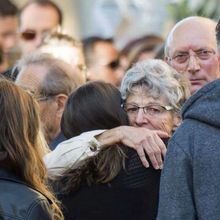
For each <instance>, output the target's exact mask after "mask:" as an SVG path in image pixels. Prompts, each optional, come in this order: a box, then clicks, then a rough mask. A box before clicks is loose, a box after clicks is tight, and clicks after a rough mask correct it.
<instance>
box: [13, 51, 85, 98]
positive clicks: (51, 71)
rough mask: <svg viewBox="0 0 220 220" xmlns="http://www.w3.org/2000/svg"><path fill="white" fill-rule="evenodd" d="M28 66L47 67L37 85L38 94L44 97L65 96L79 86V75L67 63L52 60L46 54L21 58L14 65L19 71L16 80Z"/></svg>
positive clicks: (35, 54)
mask: <svg viewBox="0 0 220 220" xmlns="http://www.w3.org/2000/svg"><path fill="white" fill-rule="evenodd" d="M30 65H39V66H45V67H47V69H48V70H47V74H46V75H45V77H44V79H43V80H42V81H41V83H40V85H39V92H40V93H41V94H45V95H56V94H61V93H62V94H65V95H69V94H70V93H71V92H72V91H73V90H74V89H76V88H77V87H78V86H80V85H81V83H80V78H79V73H78V72H77V71H76V70H74V69H73V68H72V67H71V66H70V65H69V64H68V63H66V62H64V61H62V60H60V59H57V58H54V57H53V56H52V55H50V54H47V53H40V52H35V53H33V54H31V55H28V56H25V57H23V58H22V59H21V60H19V61H18V62H17V64H16V67H17V69H18V71H19V73H18V76H17V78H19V75H20V74H22V70H24V69H25V68H27V67H28V66H30Z"/></svg>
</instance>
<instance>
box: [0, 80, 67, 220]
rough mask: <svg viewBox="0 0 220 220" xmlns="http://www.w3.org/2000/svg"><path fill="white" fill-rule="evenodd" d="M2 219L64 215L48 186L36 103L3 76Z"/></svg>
mask: <svg viewBox="0 0 220 220" xmlns="http://www.w3.org/2000/svg"><path fill="white" fill-rule="evenodd" d="M0 106H1V107H0V115H1V117H0V219H2V220H4V219H26V220H35V219H36V220H40V219H41V220H54V219H57V220H59V219H63V215H62V213H61V211H60V208H59V206H58V205H57V203H56V199H55V197H54V195H53V194H52V192H51V191H50V190H49V189H48V187H47V186H46V184H45V183H46V173H47V172H46V168H45V166H44V163H43V161H42V159H41V158H42V156H43V155H44V154H45V152H46V150H47V149H46V147H45V145H44V143H46V142H45V141H44V139H43V136H42V134H41V131H40V122H39V116H38V111H37V103H36V102H35V101H34V100H33V98H32V97H31V96H30V95H29V94H28V93H27V92H25V91H24V90H23V89H21V88H18V87H17V86H16V85H14V84H13V83H12V82H10V81H7V80H5V79H2V78H1V79H0Z"/></svg>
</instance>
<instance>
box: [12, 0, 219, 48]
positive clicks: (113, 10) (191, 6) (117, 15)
mask: <svg viewBox="0 0 220 220" xmlns="http://www.w3.org/2000/svg"><path fill="white" fill-rule="evenodd" d="M13 2H14V3H16V4H17V5H18V6H19V7H22V6H23V5H24V4H25V3H26V2H28V0H13ZM54 2H55V3H56V4H57V5H58V6H60V8H61V9H62V11H63V14H64V27H63V31H64V32H65V33H67V34H70V35H72V36H74V37H75V38H78V39H82V38H85V37H89V36H92V35H98V36H102V37H114V38H115V40H116V45H117V46H118V47H119V48H122V47H123V46H124V45H125V44H126V43H127V42H128V41H130V40H131V39H135V38H138V37H141V36H144V35H146V34H156V35H159V36H162V37H164V38H165V37H166V35H167V33H168V32H169V30H170V28H171V27H172V26H173V24H174V23H176V21H178V20H180V19H182V18H184V17H186V16H189V15H202V16H207V17H210V18H214V19H215V20H218V19H219V17H220V0H209V1H207V0H62V1H60V0H54Z"/></svg>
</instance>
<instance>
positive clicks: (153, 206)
mask: <svg viewBox="0 0 220 220" xmlns="http://www.w3.org/2000/svg"><path fill="white" fill-rule="evenodd" d="M127 155H128V160H127V162H126V171H125V170H121V172H120V173H119V174H118V176H117V177H116V178H115V179H114V180H113V181H111V182H110V183H108V184H102V185H95V186H92V187H88V186H87V185H86V184H82V185H81V188H80V189H79V190H78V191H77V192H72V193H69V194H67V195H59V199H60V200H61V202H62V205H63V211H64V216H65V220H88V219H89V220H103V219H105V220H113V219H114V220H155V219H156V215H157V208H158V197H159V183H160V170H155V169H154V168H153V167H152V166H150V167H149V168H147V169H146V168H144V167H143V165H142V163H141V161H140V159H139V157H138V155H137V153H136V151H134V150H132V149H128V153H127Z"/></svg>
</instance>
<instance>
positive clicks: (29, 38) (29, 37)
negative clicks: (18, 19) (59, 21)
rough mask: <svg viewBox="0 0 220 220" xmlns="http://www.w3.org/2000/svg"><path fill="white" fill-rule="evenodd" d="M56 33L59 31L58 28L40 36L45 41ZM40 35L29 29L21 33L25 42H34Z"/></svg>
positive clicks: (46, 31) (43, 32) (44, 32)
mask: <svg viewBox="0 0 220 220" xmlns="http://www.w3.org/2000/svg"><path fill="white" fill-rule="evenodd" d="M55 31H59V28H58V27H56V28H53V29H52V30H45V31H42V32H40V34H41V35H42V38H43V39H45V38H46V37H48V36H49V35H50V34H52V33H53V32H55ZM38 34H39V33H38V32H37V31H35V30H31V29H27V30H24V31H22V32H21V33H20V36H21V38H22V39H23V40H25V41H32V40H34V39H35V38H36V37H37V35H38Z"/></svg>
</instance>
